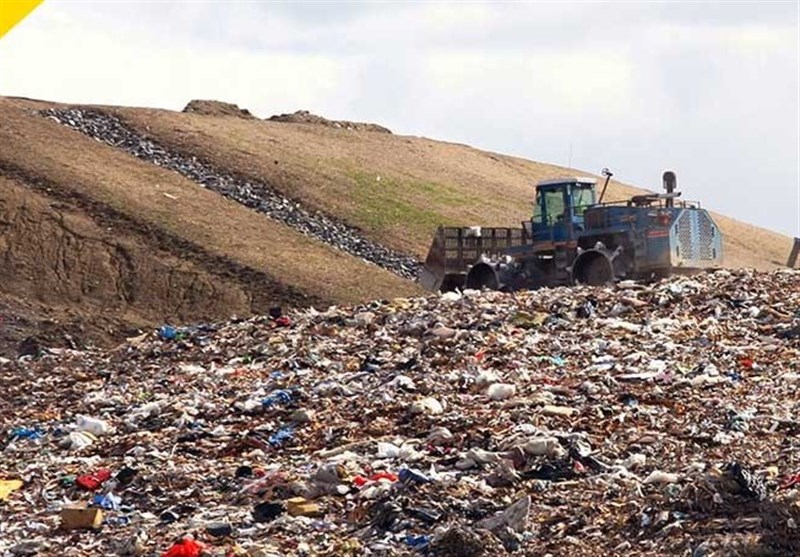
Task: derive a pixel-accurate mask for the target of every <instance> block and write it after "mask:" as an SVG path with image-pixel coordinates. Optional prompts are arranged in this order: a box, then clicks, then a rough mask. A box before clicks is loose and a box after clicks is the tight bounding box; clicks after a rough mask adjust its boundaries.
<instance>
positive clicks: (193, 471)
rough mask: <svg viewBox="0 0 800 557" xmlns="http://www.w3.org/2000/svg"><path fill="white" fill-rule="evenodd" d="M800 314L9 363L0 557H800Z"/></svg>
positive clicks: (589, 298) (673, 292) (475, 299)
mask: <svg viewBox="0 0 800 557" xmlns="http://www.w3.org/2000/svg"><path fill="white" fill-rule="evenodd" d="M798 308H800V270H782V271H774V272H771V273H758V272H753V271H747V270H739V271H727V270H720V271H716V272H713V273H703V274H701V275H697V276H695V277H672V278H670V279H666V280H663V281H659V282H657V283H653V284H648V285H641V284H636V283H632V282H630V281H627V282H622V283H619V284H618V285H615V286H610V287H603V288H592V287H583V286H581V287H576V288H573V289H568V288H566V287H562V288H552V289H541V290H537V291H533V292H520V293H516V294H505V293H500V292H485V293H481V292H477V291H466V292H464V294H463V295H459V294H456V293H448V294H444V295H441V296H435V295H433V296H428V297H422V298H396V299H393V300H387V301H383V302H371V303H369V304H362V305H359V306H356V307H342V306H340V307H337V308H330V309H328V310H325V311H316V310H313V309H307V310H303V309H295V310H291V311H289V312H288V314H287V315H283V316H271V317H267V316H262V317H253V318H250V319H247V320H239V321H235V322H228V323H221V324H217V325H209V326H204V327H191V328H179V329H170V328H163V329H161V330H159V331H151V332H150V333H148V334H147V335H143V336H142V337H141V338H137V339H132V340H131V341H129V342H127V343H126V344H124V345H122V346H120V347H118V348H117V349H115V350H111V351H99V350H89V351H73V350H54V351H46V352H45V353H43V354H39V355H37V356H35V357H31V356H26V357H23V358H19V359H15V360H14V361H6V362H2V361H0V364H3V365H0V386H2V388H3V392H4V396H3V397H0V499H5V501H0V534H1V535H0V555H13V556H27V555H40V556H65V557H84V556H85V557H88V556H94V555H120V556H137V555H138V556H162V557H178V556H193V557H199V556H200V555H201V550H203V553H202V555H204V556H208V557H223V556H234V555H235V556H241V557H248V556H249V557H256V556H260V557H278V556H289V557H294V556H298V557H299V556H348V555H349V556H353V557H355V556H360V555H370V556H384V557H394V556H408V557H411V556H419V555H428V556H430V557H501V556H505V555H509V556H511V557H514V556H523V557H524V556H530V557H545V556H547V555H559V556H561V555H563V556H571V557H572V556H574V557H596V556H597V555H626V556H630V557H643V556H648V557H664V556H671V555H674V556H689V555H691V556H693V557H743V556H751V557H754V556H762V557H789V556H796V555H800V435H799V434H800V413H799V412H798V409H800V389H798V386H799V385H800V313H799V312H798ZM80 504H91V505H92V509H95V510H91V509H90V510H86V511H78V510H70V507H74V506H76V505H80ZM97 509H100V512H102V513H103V516H99V515H96V514H95V513H97V512H98V511H97ZM87 515H88V516H87ZM95 520H96V522H95ZM93 524H94V525H96V526H97V529H93V528H92V525H93ZM186 536H191V538H186ZM200 544H202V545H200Z"/></svg>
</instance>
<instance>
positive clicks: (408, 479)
mask: <svg viewBox="0 0 800 557" xmlns="http://www.w3.org/2000/svg"><path fill="white" fill-rule="evenodd" d="M397 476H398V478H400V481H401V482H403V483H412V482H413V483H418V484H426V483H429V482H430V481H431V479H430V478H429V477H428V476H426V475H425V474H423V473H422V472H420V471H419V470H412V469H411V468H403V469H402V470H400V472H399V473H398V474H397Z"/></svg>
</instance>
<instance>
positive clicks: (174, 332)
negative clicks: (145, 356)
mask: <svg viewBox="0 0 800 557" xmlns="http://www.w3.org/2000/svg"><path fill="white" fill-rule="evenodd" d="M158 336H159V337H161V339H162V340H175V339H176V338H178V329H176V328H175V327H172V326H171V325H164V326H163V327H161V328H160V329H159V330H158Z"/></svg>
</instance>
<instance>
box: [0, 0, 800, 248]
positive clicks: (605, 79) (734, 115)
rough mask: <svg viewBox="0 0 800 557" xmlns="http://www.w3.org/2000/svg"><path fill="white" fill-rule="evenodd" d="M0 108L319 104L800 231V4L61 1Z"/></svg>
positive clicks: (17, 68)
mask: <svg viewBox="0 0 800 557" xmlns="http://www.w3.org/2000/svg"><path fill="white" fill-rule="evenodd" d="M0 95H13V96H25V97H32V98H39V99H46V100H53V101H61V102H72V103H96V104H117V105H127V106H147V107H160V108H167V109H174V110H180V109H182V108H183V107H184V106H185V105H186V103H187V102H188V101H189V100H191V99H197V98H201V99H216V100H223V101H227V102H233V103H236V104H238V105H239V106H241V107H243V108H247V109H249V110H250V111H251V112H253V113H254V114H256V115H257V116H261V117H268V116H270V115H273V114H278V113H284V112H293V111H295V110H299V109H305V110H310V111H311V112H314V113H317V114H321V115H323V116H326V117H328V118H333V119H347V120H357V121H368V122H376V123H380V124H382V125H385V126H387V127H389V128H390V129H392V130H393V131H394V132H395V133H400V134H405V135H416V136H425V137H431V138H434V139H441V140H446V141H453V142H458V143H466V144H469V145H472V146H475V147H478V148H481V149H487V150H490V151H494V152H500V153H506V154H511V155H517V156H521V157H525V158H528V159H533V160H537V161H542V162H548V163H552V164H558V165H562V166H571V167H573V168H579V169H582V170H585V171H589V172H594V173H599V171H600V169H601V168H603V167H609V168H611V169H612V170H613V171H614V173H615V178H618V179H619V180H620V181H623V182H625V183H629V184H633V185H637V186H640V187H645V188H648V189H653V190H656V189H659V188H660V177H661V172H662V171H663V170H665V169H673V170H674V171H675V172H676V173H677V175H678V185H679V189H681V190H683V192H684V193H683V196H684V198H687V199H692V200H699V201H701V202H702V204H703V206H704V207H707V208H710V209H714V210H717V211H720V212H722V213H725V214H727V215H730V216H732V217H734V218H737V219H739V220H742V221H745V222H749V223H753V224H757V225H760V226H763V227H765V228H769V229H771V230H775V231H778V232H782V233H784V234H787V235H790V236H800V108H799V105H800V3H798V2H797V1H788V2H769V1H766V0H760V1H758V2H676V1H672V2H664V3H661V2H603V3H599V2H525V3H522V2H514V3H512V2H459V3H454V2H380V3H379V2H349V3H340V2H290V3H280V2H232V1H230V0H229V1H226V2H163V1H162V2H121V1H115V2H77V1H67V0H46V1H45V3H44V4H43V5H42V6H40V7H39V8H38V9H37V10H35V11H34V12H33V13H32V14H31V15H30V16H29V17H28V18H27V19H25V20H24V21H23V22H22V23H20V24H19V25H18V26H17V27H15V28H14V29H12V30H11V31H10V32H9V33H8V34H7V35H6V36H5V37H3V38H2V39H0ZM0 125H2V123H1V122H0Z"/></svg>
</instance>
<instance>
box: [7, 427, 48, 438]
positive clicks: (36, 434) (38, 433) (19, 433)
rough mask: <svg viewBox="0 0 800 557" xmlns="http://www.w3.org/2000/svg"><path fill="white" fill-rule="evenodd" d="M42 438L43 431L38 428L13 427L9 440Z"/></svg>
mask: <svg viewBox="0 0 800 557" xmlns="http://www.w3.org/2000/svg"><path fill="white" fill-rule="evenodd" d="M42 437H44V431H42V430H41V429H39V428H38V427H15V428H14V429H12V430H11V439H12V440H17V439H31V440H36V439H41V438H42Z"/></svg>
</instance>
